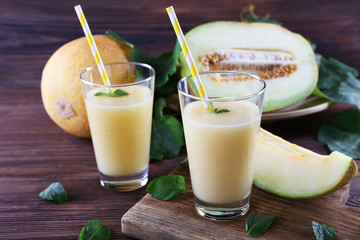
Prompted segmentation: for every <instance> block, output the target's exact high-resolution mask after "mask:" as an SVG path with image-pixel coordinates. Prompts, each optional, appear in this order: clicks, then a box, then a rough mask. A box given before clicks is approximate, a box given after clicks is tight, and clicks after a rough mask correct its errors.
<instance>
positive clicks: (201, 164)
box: [178, 71, 265, 220]
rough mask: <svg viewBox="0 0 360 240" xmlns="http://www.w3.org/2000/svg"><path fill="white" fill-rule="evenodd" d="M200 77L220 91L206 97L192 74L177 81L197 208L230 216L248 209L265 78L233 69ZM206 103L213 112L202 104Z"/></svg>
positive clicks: (204, 212)
mask: <svg viewBox="0 0 360 240" xmlns="http://www.w3.org/2000/svg"><path fill="white" fill-rule="evenodd" d="M200 76H201V79H202V81H203V82H204V83H206V82H207V81H206V80H209V79H216V80H217V81H219V86H220V87H221V89H219V90H218V91H213V92H214V94H213V95H209V94H208V99H206V100H204V99H203V98H200V97H199V95H198V93H197V90H196V87H195V85H194V83H193V79H192V77H191V76H189V77H186V78H183V79H181V80H180V81H179V83H178V93H179V99H180V106H181V114H182V119H183V125H184V132H185V140H186V149H187V154H188V161H189V167H190V176H191V184H192V190H193V192H194V195H195V209H196V211H197V212H198V213H199V214H200V215H201V216H204V217H206V218H208V219H212V220H231V219H234V218H236V217H239V216H242V215H244V214H245V213H246V212H247V211H248V209H249V201H250V194H251V187H252V181H253V173H254V164H255V163H254V161H255V157H254V155H255V154H256V144H257V135H258V133H259V128H260V120H261V112H262V102H263V96H264V91H265V82H264V81H263V80H262V79H260V78H259V77H257V76H254V75H250V74H245V73H239V72H231V71H230V72H229V71H217V72H204V73H200ZM204 87H205V91H207V88H206V84H204ZM210 92H211V91H210ZM210 102H211V103H212V104H213V107H214V109H217V113H215V112H213V111H212V110H211V109H209V108H208V107H206V105H208V104H209V103H210ZM223 109H226V110H228V111H224V110H223Z"/></svg>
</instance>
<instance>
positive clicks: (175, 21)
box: [166, 6, 207, 105]
mask: <svg viewBox="0 0 360 240" xmlns="http://www.w3.org/2000/svg"><path fill="white" fill-rule="evenodd" d="M166 11H167V13H168V14H169V18H170V21H171V23H172V25H173V27H174V30H175V34H176V36H177V39H178V41H179V44H180V46H181V49H182V52H183V54H184V56H185V58H186V62H187V64H188V66H189V68H190V72H191V75H192V77H193V79H194V82H195V85H196V88H197V89H198V91H199V95H200V97H201V98H207V96H206V92H205V89H204V86H203V84H202V82H201V78H200V75H199V72H198V70H197V68H196V66H195V63H194V60H193V57H192V55H191V53H190V50H189V47H188V45H187V43H186V39H185V36H184V34H183V31H182V30H181V27H180V24H179V21H178V19H177V17H176V14H175V10H174V8H173V6H170V7H168V8H166ZM206 105H207V104H206Z"/></svg>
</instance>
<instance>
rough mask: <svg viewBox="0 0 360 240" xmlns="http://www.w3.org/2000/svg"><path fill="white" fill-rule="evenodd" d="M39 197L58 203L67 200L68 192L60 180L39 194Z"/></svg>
mask: <svg viewBox="0 0 360 240" xmlns="http://www.w3.org/2000/svg"><path fill="white" fill-rule="evenodd" d="M39 197H41V198H43V199H45V200H48V201H54V202H58V203H62V202H66V201H67V200H68V196H67V193H66V191H65V189H64V187H63V186H62V185H61V183H59V182H55V183H52V184H50V185H49V186H48V187H47V188H46V189H45V190H44V191H42V192H41V193H40V194H39Z"/></svg>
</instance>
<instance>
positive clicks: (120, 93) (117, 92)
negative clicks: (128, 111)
mask: <svg viewBox="0 0 360 240" xmlns="http://www.w3.org/2000/svg"><path fill="white" fill-rule="evenodd" d="M126 95H129V93H127V92H125V91H124V90H122V89H116V90H115V91H114V92H113V94H112V97H121V96H126Z"/></svg>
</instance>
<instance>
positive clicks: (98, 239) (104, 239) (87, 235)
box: [78, 219, 111, 240]
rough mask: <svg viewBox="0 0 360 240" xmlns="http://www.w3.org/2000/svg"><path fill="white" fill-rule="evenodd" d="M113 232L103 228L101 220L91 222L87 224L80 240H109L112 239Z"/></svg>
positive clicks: (80, 235)
mask: <svg viewBox="0 0 360 240" xmlns="http://www.w3.org/2000/svg"><path fill="white" fill-rule="evenodd" d="M110 235H111V230H110V228H108V227H103V225H101V223H100V221H99V220H95V219H94V220H90V221H89V222H88V223H86V224H85V226H84V227H83V229H82V230H81V232H80V234H79V238H78V239H79V240H108V239H110Z"/></svg>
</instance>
